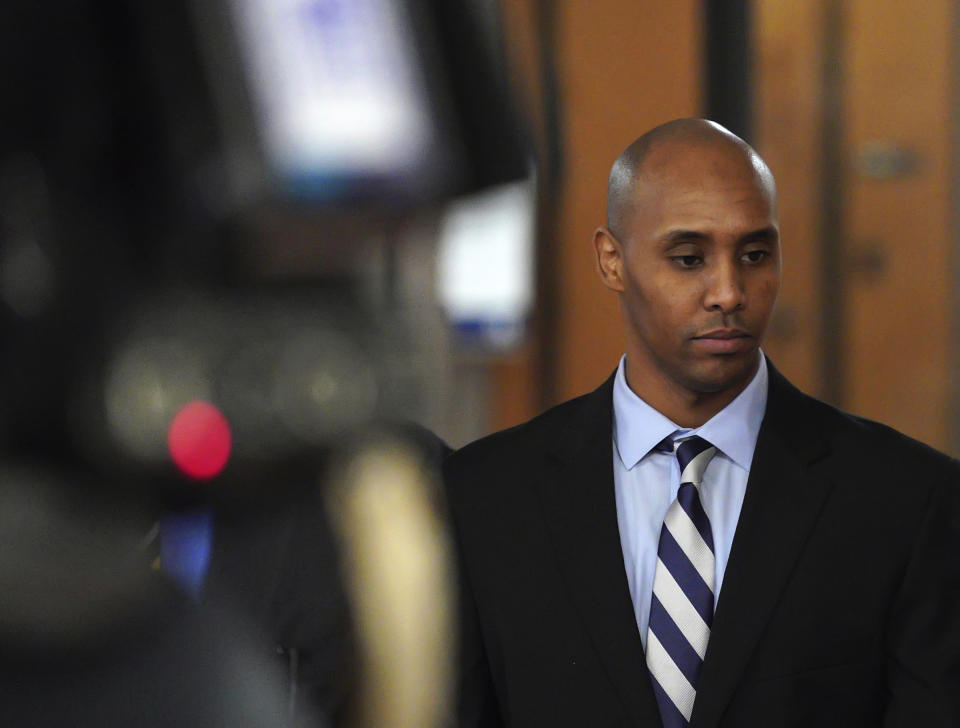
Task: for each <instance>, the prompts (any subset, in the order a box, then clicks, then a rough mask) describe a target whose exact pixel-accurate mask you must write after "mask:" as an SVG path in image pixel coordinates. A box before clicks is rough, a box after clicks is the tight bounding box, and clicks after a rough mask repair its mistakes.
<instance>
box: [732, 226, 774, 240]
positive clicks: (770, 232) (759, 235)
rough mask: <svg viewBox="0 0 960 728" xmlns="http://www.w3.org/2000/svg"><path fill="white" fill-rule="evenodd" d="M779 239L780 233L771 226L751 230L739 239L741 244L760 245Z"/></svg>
mask: <svg viewBox="0 0 960 728" xmlns="http://www.w3.org/2000/svg"><path fill="white" fill-rule="evenodd" d="M779 237H780V231H779V230H777V228H776V227H775V226H773V225H767V226H766V227H762V228H760V229H759V230H751V231H750V232H748V233H746V234H745V235H742V236H741V237H740V242H741V243H762V242H769V241H772V240H777V239H778V238H779Z"/></svg>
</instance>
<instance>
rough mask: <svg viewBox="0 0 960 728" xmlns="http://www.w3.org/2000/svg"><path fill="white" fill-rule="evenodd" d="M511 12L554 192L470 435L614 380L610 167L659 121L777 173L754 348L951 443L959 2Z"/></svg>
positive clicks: (796, 377)
mask: <svg viewBox="0 0 960 728" xmlns="http://www.w3.org/2000/svg"><path fill="white" fill-rule="evenodd" d="M502 10H503V13H504V25H505V37H506V45H507V56H508V58H509V61H510V63H511V68H512V75H513V77H514V79H515V80H516V84H517V88H518V90H519V95H520V98H521V103H522V105H524V106H525V107H526V110H527V111H528V113H529V114H530V117H531V119H532V126H533V128H534V131H535V134H534V137H535V139H536V140H537V144H538V150H539V159H540V161H541V166H540V183H541V188H542V189H546V190H547V191H548V192H549V191H550V190H553V192H554V193H555V194H554V195H553V197H552V199H551V198H550V196H549V194H548V195H547V200H546V204H545V205H544V206H543V207H544V209H543V210H542V212H541V217H540V227H539V233H540V234H539V241H538V246H539V248H538V254H537V255H538V257H537V269H536V270H537V273H536V278H537V284H538V288H537V298H536V301H537V305H536V307H535V312H534V316H533V326H532V329H531V333H530V335H529V336H528V337H527V339H526V341H525V342H524V343H523V344H522V345H521V346H519V347H517V348H515V349H514V350H512V351H510V352H508V353H505V354H502V355H500V356H495V357H490V358H488V359H486V360H485V361H484V363H483V366H482V367H481V368H482V370H483V371H484V372H485V373H486V374H485V376H486V377H487V378H488V379H487V381H488V386H489V397H487V398H486V399H485V400H484V401H485V402H486V403H487V407H486V409H487V411H486V412H482V411H479V410H474V411H473V413H472V415H471V416H472V418H473V420H474V422H473V433H471V434H482V433H483V432H487V431H492V430H494V429H498V428H501V427H505V426H509V425H512V424H516V423H518V422H520V421H522V420H524V419H526V418H528V417H530V416H533V415H534V414H536V413H537V412H539V411H540V410H542V409H544V408H545V407H546V406H548V405H551V404H554V403H556V402H559V401H562V400H563V399H567V398H569V397H572V396H575V395H578V394H581V393H584V392H586V391H589V390H591V389H593V388H594V387H595V386H597V385H598V384H599V383H600V382H601V381H603V379H604V378H605V377H606V376H607V375H608V374H609V372H610V371H611V370H612V369H613V367H614V366H615V364H616V361H617V358H618V356H619V355H620V353H621V351H622V335H621V329H620V323H619V318H618V312H617V307H616V301H615V299H614V297H613V296H612V295H611V294H609V293H608V292H606V291H605V289H603V288H602V286H601V284H600V283H599V280H598V279H597V277H596V275H595V273H594V270H593V262H592V258H591V248H590V240H591V234H592V231H593V229H594V228H595V227H596V226H597V225H598V224H600V223H601V222H602V221H603V216H604V193H605V185H606V176H607V173H608V170H609V165H610V164H611V162H612V160H613V159H614V158H615V157H616V155H617V154H618V153H619V152H620V150H621V149H622V148H623V147H625V146H626V145H627V144H628V143H629V142H630V141H631V140H632V139H634V138H635V137H636V136H638V135H639V134H640V133H642V132H643V131H645V130H647V129H649V128H650V127H652V126H654V125H656V124H658V123H660V122H662V121H665V120H667V119H670V118H674V117H678V116H689V115H705V116H710V117H711V118H715V119H717V120H718V121H721V122H722V123H725V124H727V125H728V126H729V127H730V128H731V129H732V130H733V131H735V132H737V133H739V134H741V135H742V136H744V137H745V138H746V139H747V140H748V141H750V142H751V143H752V144H754V146H755V147H756V148H757V149H758V151H759V152H760V153H761V155H763V156H764V157H765V158H766V160H767V162H768V163H769V164H770V166H771V168H772V169H773V172H774V174H775V176H776V178H777V182H778V186H779V191H780V219H781V226H782V238H783V249H784V265H785V268H784V273H785V275H784V285H783V289H782V292H781V296H780V301H779V304H778V308H777V311H776V313H775V318H774V320H773V321H772V324H771V330H770V332H769V338H768V341H767V344H766V346H765V350H766V351H767V353H768V354H769V355H770V356H771V357H772V359H773V361H774V362H775V363H776V364H777V366H778V367H779V368H780V369H781V370H782V371H783V372H784V373H785V374H786V375H787V376H788V377H790V378H791V379H792V380H793V381H794V382H795V383H796V384H798V386H800V387H801V388H802V389H804V390H806V391H808V392H810V393H812V394H815V395H817V396H820V397H822V398H824V399H826V400H828V401H830V402H832V403H834V404H837V405H839V406H841V407H843V408H845V409H848V410H851V411H853V412H854V413H856V414H860V415H863V416H867V417H870V418H875V419H879V420H882V421H884V422H886V423H888V424H890V425H892V426H894V427H897V428H898V429H901V430H903V431H904V432H906V433H908V434H909V435H912V436H914V437H916V438H919V439H920V440H923V441H925V442H927V443H930V444H931V445H934V446H935V447H938V448H942V449H945V450H948V451H950V452H953V453H958V452H960V426H958V423H960V418H958V412H960V408H958V396H957V392H958V386H957V384H958V375H957V355H956V346H955V342H956V340H957V324H956V321H957V316H956V315H955V314H956V312H957V310H958V303H957V300H958V299H957V294H956V289H957V286H956V285H955V283H956V281H957V279H958V273H957V264H956V256H955V253H954V250H955V248H956V245H957V233H956V229H957V225H956V221H957V210H958V209H960V206H958V195H957V185H956V182H955V166H956V165H955V162H956V150H957V137H958V133H957V130H958V123H957V118H956V115H955V113H954V107H955V99H956V98H957V68H956V66H957V60H956V44H957V40H956V39H957V37H958V21H957V15H958V14H957V11H956V9H955V6H954V4H953V3H951V2H948V0H929V2H925V3H923V4H922V5H919V6H917V5H911V4H905V3H902V2H897V1H896V0H811V1H810V2H799V3H798V2H791V1H790V0H737V1H734V2H724V3H718V2H711V1H709V0H704V1H703V2H698V1H695V0H679V1H677V2H672V3H662V2H655V1H654V0H642V1H637V0H590V1H589V2H588V0H568V1H566V2H561V3H552V2H548V1H547V2H539V1H538V0H503V2H502ZM551 145H553V146H554V147H556V149H554V150H553V151H555V152H559V154H558V155H554V157H551V154H550V152H551ZM551 160H552V161H551ZM544 162H547V164H546V165H545V164H544ZM455 386H456V385H455ZM469 429H470V428H467V429H466V430H463V431H464V432H466V431H468V430H469ZM452 439H454V440H456V439H457V438H456V437H454V438H452ZM456 444H459V443H456Z"/></svg>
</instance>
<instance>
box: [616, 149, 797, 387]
mask: <svg viewBox="0 0 960 728" xmlns="http://www.w3.org/2000/svg"><path fill="white" fill-rule="evenodd" d="M634 193H635V197H634V199H633V204H632V206H631V210H630V213H629V214H628V215H627V216H626V218H625V224H624V225H623V228H624V229H623V230H618V231H617V233H618V234H619V235H620V238H621V239H620V240H619V241H617V242H618V243H619V244H618V245H615V246H613V247H616V249H617V251H618V252H617V255H615V256H613V258H612V259H611V260H612V261H613V264H614V265H615V266H616V268H617V271H616V274H615V275H614V278H613V279H611V278H610V276H608V275H607V274H606V272H605V274H604V279H605V281H606V282H607V285H609V286H611V287H613V288H615V289H616V290H619V292H620V293H621V304H622V307H623V311H624V315H625V317H626V320H627V330H628V349H627V358H628V362H629V364H630V370H631V371H632V372H634V373H635V374H636V376H638V377H645V378H650V377H653V378H654V379H660V380H664V379H666V380H668V381H667V382H665V383H666V384H668V385H672V386H679V387H680V388H681V390H684V391H687V392H690V393H707V392H722V391H726V390H728V389H730V388H734V387H742V386H744V385H745V384H746V383H747V381H749V379H750V377H752V375H753V373H754V372H755V371H756V365H757V357H758V349H759V346H760V342H761V340H762V338H763V334H764V331H765V330H766V327H767V322H768V320H769V318H770V313H771V311H772V310H773V305H774V302H775V301H776V298H777V292H778V290H779V287H780V243H779V233H778V229H777V221H776V209H775V207H776V202H775V199H774V195H775V192H774V191H773V189H772V182H765V181H764V180H763V179H762V177H761V176H760V175H758V173H757V171H756V170H755V169H754V167H753V165H752V164H751V162H750V160H749V159H748V158H746V157H745V155H744V154H743V153H742V152H740V151H739V150H737V149H736V148H732V147H730V146H723V145H715V146H709V145H706V146H704V145H701V146H699V147H692V148H691V147H689V146H688V147H683V146H681V145H669V144H668V145H664V147H663V148H660V149H656V150H651V152H650V156H649V158H648V159H647V160H646V161H645V163H644V172H643V174H642V175H641V178H640V180H639V181H638V182H637V183H636V186H635V189H634ZM602 258H603V256H602V255H601V268H603V267H604V262H603V260H602ZM608 262H610V261H608Z"/></svg>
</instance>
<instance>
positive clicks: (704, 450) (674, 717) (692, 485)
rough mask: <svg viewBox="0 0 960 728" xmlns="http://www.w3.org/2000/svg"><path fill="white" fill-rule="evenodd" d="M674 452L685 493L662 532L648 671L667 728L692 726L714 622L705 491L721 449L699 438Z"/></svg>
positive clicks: (680, 493) (681, 492)
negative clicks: (703, 485)
mask: <svg viewBox="0 0 960 728" xmlns="http://www.w3.org/2000/svg"><path fill="white" fill-rule="evenodd" d="M674 449H675V452H676V454H677V460H678V462H679V463H680V490H679V491H678V492H677V499H676V500H675V501H674V502H673V503H672V504H671V506H670V509H669V510H668V511H667V517H666V518H665V519H664V521H663V527H662V528H661V529H660V546H659V548H658V550H657V569H656V571H655V572H654V577H653V597H652V599H651V602H650V623H649V628H648V631H647V667H648V668H649V670H650V675H651V677H652V678H653V688H654V692H655V693H656V696H657V703H658V705H659V706H660V716H661V717H662V719H663V725H664V728H674V727H680V726H686V725H687V724H688V723H689V722H690V714H691V713H692V712H693V701H694V699H695V698H696V697H697V680H698V678H699V677H700V668H701V667H702V666H703V658H704V655H705V654H706V652H707V642H708V641H709V639H710V627H711V625H712V624H713V594H714V555H713V534H712V532H711V530H710V520H709V519H708V518H707V514H706V513H705V512H704V510H703V505H702V504H701V503H700V493H699V488H700V481H701V480H702V479H703V471H704V470H706V468H707V464H708V463H709V462H710V459H711V458H712V457H713V456H714V454H716V452H717V449H716V448H715V447H713V446H712V445H711V444H710V443H709V442H707V441H706V440H703V439H701V438H699V437H690V438H687V439H685V440H681V441H678V442H677V443H674Z"/></svg>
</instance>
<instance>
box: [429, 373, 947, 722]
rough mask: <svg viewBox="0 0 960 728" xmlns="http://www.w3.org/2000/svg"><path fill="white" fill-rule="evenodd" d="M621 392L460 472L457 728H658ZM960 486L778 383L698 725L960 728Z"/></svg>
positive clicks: (537, 424) (943, 463)
mask: <svg viewBox="0 0 960 728" xmlns="http://www.w3.org/2000/svg"><path fill="white" fill-rule="evenodd" d="M612 387H613V378H612V377H611V378H610V379H609V380H607V382H606V383H604V384H603V385H602V386H601V387H600V388H599V389H597V390H596V391H595V392H593V393H592V394H588V395H585V396H583V397H580V398H578V399H574V400H572V401H570V402H567V403H565V404H562V405H560V406H558V407H555V408H554V409H552V410H550V411H548V412H546V413H544V414H543V415H541V416H539V417H538V418H536V419H534V420H532V421H531V422H529V423H527V424H524V425H521V426H519V427H516V428H513V429H511V430H507V431H504V432H500V433H497V434H494V435H491V436H490V437H487V438H485V439H483V440H480V441H478V442H476V443H473V444H472V445H469V446H467V447H465V448H464V449H463V450H461V451H459V452H458V453H456V454H455V455H453V456H451V458H449V459H448V461H447V467H446V477H447V482H448V486H449V494H450V506H451V510H452V516H453V520H454V526H455V532H456V536H457V540H458V545H459V548H460V555H461V559H462V577H463V588H462V592H463V594H462V601H463V640H462V642H463V644H462V649H461V653H462V654H461V663H462V665H461V667H462V680H461V694H460V701H459V710H460V718H461V723H462V724H463V725H481V726H496V725H502V724H505V725H509V726H552V727H560V726H577V727H580V726H591V727H592V728H593V727H596V728H600V727H603V726H657V725H659V724H660V721H659V714H658V712H657V705H656V702H655V698H654V695H653V690H652V688H651V684H650V679H649V675H648V672H647V669H646V665H645V659H644V654H643V648H642V644H641V641H640V634H639V631H638V629H637V625H636V621H635V619H634V614H633V608H632V605H631V601H630V593H629V589H628V586H627V578H626V572H625V568H624V564H623V555H622V551H621V545H620V538H619V535H618V530H617V517H616V505H615V501H614V488H613V452H612V444H611V442H612V441H611V423H612V418H613V409H612V408H613V404H612ZM958 482H960V469H958V466H957V463H956V461H954V460H952V459H950V458H948V457H947V456H945V455H943V454H941V453H938V452H936V451H934V450H931V449H930V448H928V447H926V446H924V445H921V444H920V443H917V442H915V441H912V440H910V439H908V438H907V437H905V436H903V435H901V434H899V433H897V432H895V431H894V430H892V429H890V428H888V427H885V426H883V425H879V424H876V423H874V422H869V421H866V420H863V419H859V418H856V417H852V416H850V415H847V414H844V413H842V412H840V411H838V410H836V409H834V408H832V407H829V406H827V405H825V404H823V403H821V402H819V401H817V400H815V399H812V398H811V397H808V396H806V395H804V394H802V393H801V392H799V391H798V390H797V389H795V388H794V387H793V386H792V385H790V383H789V382H787V380H786V379H784V378H783V376H781V375H780V374H779V373H778V372H777V371H776V370H775V369H773V367H772V366H771V368H770V390H769V397H768V404H767V411H766V415H765V417H764V420H763V423H762V426H761V428H760V435H759V439H758V442H757V448H756V452H755V455H754V460H753V465H752V468H751V471H750V477H749V481H748V484H747V491H746V497H745V499H744V503H743V510H742V511H741V514H740V520H739V522H738V525H737V530H736V534H735V536H734V541H733V546H732V550H731V553H730V560H729V564H728V566H727V570H726V573H725V576H724V581H723V589H722V591H721V593H720V597H719V601H718V604H717V609H716V614H715V617H714V624H713V629H712V633H711V638H710V644H709V647H708V650H707V655H706V658H705V661H704V666H703V673H702V675H701V678H700V684H699V686H698V694H697V699H696V703H695V705H694V710H693V716H692V719H691V726H692V727H693V728H700V727H703V726H716V725H721V726H764V727H765V728H766V727H770V726H868V725H870V726H873V725H884V726H919V725H923V726H958V725H960V504H958V490H960V488H958Z"/></svg>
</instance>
